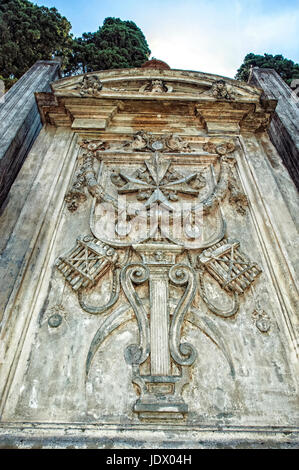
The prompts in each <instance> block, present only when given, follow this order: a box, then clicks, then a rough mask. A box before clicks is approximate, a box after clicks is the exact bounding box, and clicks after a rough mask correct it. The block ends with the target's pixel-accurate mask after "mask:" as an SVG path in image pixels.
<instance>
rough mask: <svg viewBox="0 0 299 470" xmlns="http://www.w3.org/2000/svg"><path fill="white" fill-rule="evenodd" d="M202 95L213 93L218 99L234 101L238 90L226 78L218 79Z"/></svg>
mask: <svg viewBox="0 0 299 470" xmlns="http://www.w3.org/2000/svg"><path fill="white" fill-rule="evenodd" d="M202 95H211V96H213V97H214V98H216V99H217V100H227V101H233V100H235V95H236V90H234V88H233V87H232V86H230V85H228V84H227V83H226V82H225V81H224V80H216V81H215V82H214V83H213V84H212V86H211V88H210V89H209V90H208V91H206V92H204V93H202Z"/></svg>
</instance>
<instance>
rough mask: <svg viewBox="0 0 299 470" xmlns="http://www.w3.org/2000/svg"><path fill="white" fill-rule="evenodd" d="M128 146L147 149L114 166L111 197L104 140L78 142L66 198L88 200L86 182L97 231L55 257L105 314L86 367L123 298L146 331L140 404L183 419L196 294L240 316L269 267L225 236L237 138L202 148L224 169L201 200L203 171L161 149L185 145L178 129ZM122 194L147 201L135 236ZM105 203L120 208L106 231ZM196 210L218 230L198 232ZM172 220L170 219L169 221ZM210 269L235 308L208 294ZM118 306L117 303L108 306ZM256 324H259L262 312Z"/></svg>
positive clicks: (146, 414) (138, 374) (136, 363)
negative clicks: (140, 159) (101, 292)
mask: <svg viewBox="0 0 299 470" xmlns="http://www.w3.org/2000/svg"><path fill="white" fill-rule="evenodd" d="M137 143H138V145H137ZM130 145H131V146H130V149H131V151H134V150H135V151H136V150H138V151H140V150H146V151H147V153H149V155H147V156H146V158H145V160H144V163H143V165H139V166H137V167H135V169H134V170H133V171H127V170H123V169H121V165H120V168H119V169H118V170H117V171H115V170H112V171H110V172H109V171H108V170H107V172H108V173H107V175H108V176H107V178H108V177H109V179H110V183H111V185H112V188H114V195H113V192H111V193H109V191H108V189H107V188H108V185H107V184H104V183H102V182H101V178H102V176H100V177H99V178H97V177H96V174H95V170H94V167H93V161H94V158H100V153H99V152H103V150H104V149H105V148H106V147H105V144H103V142H99V141H98V142H86V141H84V142H83V143H82V144H81V146H82V148H83V150H84V152H85V153H84V154H83V164H82V167H81V170H80V171H79V173H78V174H77V176H76V180H75V183H74V184H73V188H72V189H71V191H70V192H69V193H68V196H67V197H66V200H67V203H68V204H70V203H69V201H70V200H71V198H72V197H73V206H72V205H71V208H72V207H74V206H75V205H76V204H77V203H79V201H80V200H83V199H84V198H83V196H82V195H83V194H84V197H85V198H87V193H85V192H84V191H85V189H87V190H88V192H89V193H90V194H91V196H92V197H93V201H94V202H93V206H92V213H91V218H90V230H91V233H92V235H85V236H81V237H79V238H78V239H77V243H76V245H75V246H74V247H73V248H72V249H71V250H69V251H68V252H67V253H66V254H64V255H62V256H60V257H59V258H58V259H57V261H56V266H57V268H58V269H59V271H60V272H61V273H62V275H63V276H64V277H65V279H66V281H67V282H68V284H69V285H70V286H71V288H72V289H73V291H74V292H76V294H77V296H78V301H79V304H80V307H81V308H82V309H83V310H84V311H85V312H88V313H89V314H92V315H98V314H103V313H105V314H106V315H107V316H106V319H105V321H104V322H103V323H102V324H101V326H100V328H99V330H98V331H97V332H96V333H95V336H94V338H93V340H92V343H91V346H90V349H89V353H88V356H87V359H86V374H87V375H88V373H89V370H90V367H91V364H92V360H93V358H94V356H95V353H96V351H97V349H98V348H99V346H100V344H101V343H102V341H103V338H105V337H106V335H107V334H109V332H110V331H112V330H113V329H115V328H116V327H117V326H119V325H120V324H121V323H122V318H121V316H119V314H118V309H117V308H116V306H117V303H118V301H119V299H120V297H121V295H123V296H125V298H126V299H127V301H128V303H129V305H130V307H131V309H132V311H133V312H134V316H135V319H136V322H137V324H138V331H139V338H138V341H137V342H136V343H133V344H131V345H129V346H128V347H127V349H126V351H124V355H125V359H126V362H127V363H128V364H129V365H130V366H131V367H132V382H133V383H134V384H135V385H136V386H137V387H138V389H139V393H140V396H139V398H138V399H137V401H136V403H135V405H134V406H133V410H134V412H136V413H137V414H138V416H139V418H140V419H143V420H152V419H159V420H164V419H167V420H168V419H175V420H178V419H183V418H184V417H186V415H187V413H188V404H187V403H185V401H184V400H183V397H182V390H183V387H184V386H185V385H187V384H188V383H189V381H190V367H191V366H192V364H193V363H194V361H195V360H196V357H197V351H196V349H195V348H194V346H193V345H192V344H190V343H188V342H184V340H183V339H182V329H183V325H184V323H185V320H186V318H187V316H188V315H189V312H190V308H191V306H192V303H193V302H194V299H195V297H196V296H197V297H198V296H199V298H201V299H202V300H203V302H204V303H205V304H206V306H207V307H208V309H209V311H210V312H211V313H213V314H214V315H216V316H220V317H222V318H229V317H233V316H234V315H236V314H237V312H238V309H239V296H242V295H244V294H245V293H246V292H248V291H249V288H250V287H251V285H252V284H253V283H254V282H255V281H256V279H257V278H258V276H259V275H260V274H261V272H262V271H261V269H260V268H259V266H258V265H257V264H256V263H254V262H252V261H250V259H249V258H248V257H247V256H246V255H245V254H243V253H242V252H241V250H240V242H239V241H238V240H235V239H232V240H231V239H227V238H225V233H226V223H225V220H224V219H223V216H222V213H221V210H220V209H219V205H220V203H221V201H222V200H223V198H224V197H225V195H226V194H227V191H228V189H229V184H230V183H229V182H230V178H231V171H232V168H233V166H234V164H235V159H234V157H233V156H231V155H230V154H231V153H232V152H233V151H234V149H235V146H234V144H233V143H232V142H226V143H223V144H221V145H214V144H211V143H206V144H205V145H204V150H205V151H207V152H212V153H216V154H217V155H218V156H219V157H218V158H219V161H220V173H219V178H218V181H217V182H216V181H214V177H213V171H211V170H209V171H210V174H211V175H212V176H211V177H210V179H209V181H210V183H211V186H210V192H209V194H208V195H206V196H205V197H204V198H202V199H201V197H200V196H201V192H202V190H205V187H206V185H207V176H206V174H203V172H202V171H198V170H195V171H193V172H190V170H188V172H187V173H186V170H185V171H184V172H183V171H181V170H180V169H179V168H178V167H177V165H175V164H174V161H173V160H172V159H171V158H170V157H169V156H167V155H163V154H162V152H163V151H165V152H169V150H173V149H174V148H175V151H177V150H178V149H180V150H182V151H185V146H186V144H185V143H182V142H181V140H180V139H179V138H177V137H176V136H173V135H171V136H166V137H163V138H158V137H154V136H152V135H151V134H146V133H144V132H139V133H137V134H135V136H134V137H133V142H132V143H131V144H130ZM171 147H172V148H171ZM170 153H171V152H170ZM100 175H102V173H100ZM106 181H108V179H106ZM210 183H209V184H210ZM77 192H78V194H79V195H80V196H78V197H77V196H76V194H77ZM119 196H126V197H127V196H128V197H130V201H131V202H132V201H135V203H137V202H138V204H141V203H142V205H143V211H142V215H141V222H142V223H141V225H142V229H143V231H142V233H141V235H140V236H137V238H136V236H135V234H134V233H133V235H134V236H133V235H132V232H134V230H133V223H131V222H132V212H131V216H130V209H129V206H128V204H129V203H128V202H125V203H124V204H123V205H120V204H119V201H118V197H119ZM186 201H188V203H189V205H188V210H187V213H186V214H185V220H187V223H185V224H184V227H183V230H182V231H181V232H180V233H179V234H175V230H174V228H173V226H174V224H175V221H176V220H177V212H178V207H179V206H178V205H179V204H182V203H184V202H185V203H186ZM103 202H104V203H105V204H107V203H109V204H110V205H111V208H112V209H113V210H117V216H116V219H115V224H114V230H113V233H112V232H111V233H108V234H107V233H105V224H104V219H103V218H100V224H99V225H98V226H97V225H96V222H95V214H96V208H97V207H98V206H99V205H100V204H102V203H103ZM198 211H201V212H200V213H201V214H203V215H204V216H205V217H208V218H210V219H211V221H212V225H213V226H214V227H215V226H216V231H215V229H214V230H213V231H212V233H210V234H208V236H206V237H200V236H199V234H200V226H199V225H198V220H197V219H196V215H197V212H198ZM128 214H129V215H128ZM134 215H136V214H134ZM108 216H109V217H110V214H109V213H108ZM152 217H154V220H155V222H154V223H152V221H151V218H152ZM166 220H167V221H170V224H173V226H171V227H170V226H168V225H167V226H166V225H165V221H166ZM180 220H181V219H180ZM149 222H151V223H149ZM122 224H123V225H122ZM180 224H181V222H180ZM97 227H98V228H97ZM124 227H125V228H124ZM169 227H170V228H169ZM131 235H132V237H131V238H130V236H131ZM134 237H135V238H134ZM109 273H111V276H110V278H111V287H110V289H111V292H110V296H109V299H108V301H107V302H106V303H104V304H102V305H91V304H90V302H88V297H89V292H91V291H92V290H93V289H97V288H98V286H99V283H100V282H101V280H102V278H104V277H105V276H106V275H107V274H109ZM206 276H211V277H212V278H213V279H215V280H216V281H217V282H218V284H219V286H220V288H221V289H223V291H225V292H226V293H227V295H228V296H229V297H230V296H232V305H231V307H230V308H228V309H227V308H220V307H216V306H215V305H214V303H213V299H210V298H209V296H208V294H207V292H206V288H205V282H206V281H205V279H206ZM141 286H143V288H145V289H146V291H147V301H145V299H144V298H141V297H140V295H139V288H140V287H141ZM172 291H175V292H176V296H177V298H178V299H179V300H178V301H177V303H176V305H175V306H172V304H171V303H170V292H172ZM112 307H115V309H114V310H112V311H110V309H111V308H112ZM109 311H110V313H109ZM263 320H264V319H263ZM257 323H259V324H260V323H261V324H262V323H263V321H262V319H261V318H259V319H258V320H257ZM263 325H264V323H263ZM263 325H261V326H260V327H261V328H263V327H264V326H265V325H264V326H263ZM257 327H258V328H259V326H258V324H257Z"/></svg>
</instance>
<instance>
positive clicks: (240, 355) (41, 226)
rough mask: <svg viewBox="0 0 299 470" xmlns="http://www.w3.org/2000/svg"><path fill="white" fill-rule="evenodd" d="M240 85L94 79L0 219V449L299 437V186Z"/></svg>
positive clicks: (66, 84)
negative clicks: (280, 161) (298, 227)
mask: <svg viewBox="0 0 299 470" xmlns="http://www.w3.org/2000/svg"><path fill="white" fill-rule="evenodd" d="M261 94H262V91H261V90H260V89H258V88H256V87H253V86H250V85H247V84H244V83H240V82H237V81H235V80H227V79H221V80H219V77H216V76H214V75H210V74H202V73H199V72H187V71H178V70H151V69H130V70H128V69H124V70H110V71H102V72H93V73H91V74H87V75H84V76H76V77H70V78H64V79H62V80H58V81H57V82H55V83H53V85H52V91H51V92H50V93H47V92H42V93H39V94H37V99H38V106H39V110H40V113H41V116H42V122H43V123H44V126H43V129H42V130H41V132H40V133H39V136H38V138H37V139H36V140H35V142H34V144H33V146H32V148H31V150H30V152H29V154H28V157H27V158H26V161H25V163H24V165H23V166H22V168H21V170H20V172H19V174H18V177H17V178H16V180H15V182H14V183H13V185H12V188H11V191H10V198H9V200H8V201H7V204H6V205H5V207H4V209H3V213H2V216H1V219H0V247H1V251H2V256H1V260H0V277H1V279H3V280H4V282H2V286H1V290H0V306H1V311H0V447H1V446H2V447H5V446H12V447H21V446H23V447H29V448H31V447H34V446H40V447H48V448H54V447H67V446H74V447H78V448H84V447H91V448H103V447H106V448H107V447H108V448H112V447H114V448H117V447H118V448H138V447H140V448H141V447H147V448H168V449H169V448H180V449H182V448H211V447H244V448H246V447H247V448H259V447H263V446H268V447H296V446H298V442H299V440H298V435H299V433H298V426H297V424H298V346H299V344H298V315H297V312H298V298H299V296H298V288H297V279H298V266H299V249H298V231H297V229H296V223H297V222H298V211H296V207H297V205H298V194H297V192H296V188H295V186H294V185H293V183H292V180H291V179H290V177H289V175H288V172H287V171H286V169H285V167H284V166H283V165H279V164H277V161H278V160H279V158H280V157H279V155H278V153H277V150H276V149H275V147H274V146H273V144H272V143H271V142H270V139H269V136H268V134H267V126H268V125H269V122H270V121H271V117H272V115H273V110H274V108H273V101H272V100H267V98H266V99H264V100H262V99H261Z"/></svg>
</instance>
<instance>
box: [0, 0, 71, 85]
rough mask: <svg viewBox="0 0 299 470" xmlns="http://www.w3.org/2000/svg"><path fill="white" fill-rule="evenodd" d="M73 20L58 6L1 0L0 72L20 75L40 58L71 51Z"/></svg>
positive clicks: (17, 0) (44, 58) (4, 75)
mask: <svg viewBox="0 0 299 470" xmlns="http://www.w3.org/2000/svg"><path fill="white" fill-rule="evenodd" d="M70 30H71V24H70V22H69V21H68V20H67V19H66V18H65V17H63V16H61V15H60V14H59V13H58V11H57V9H56V8H46V7H43V6H42V7H39V6H37V5H34V4H33V3H31V2H29V1H27V0H0V75H2V76H3V77H4V78H5V79H7V80H11V79H15V78H20V77H21V76H22V75H23V74H24V73H25V72H26V71H27V70H28V69H29V68H30V67H31V66H32V65H33V64H34V63H35V62H36V61H37V60H47V59H51V58H52V57H53V55H57V56H63V57H64V58H67V57H68V56H69V55H70V53H71V47H72V41H73V39H72V37H71V35H70Z"/></svg>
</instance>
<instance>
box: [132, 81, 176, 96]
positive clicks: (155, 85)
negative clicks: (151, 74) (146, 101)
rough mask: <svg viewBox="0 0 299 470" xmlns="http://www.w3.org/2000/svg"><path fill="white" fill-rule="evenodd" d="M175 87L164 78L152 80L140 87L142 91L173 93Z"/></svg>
mask: <svg viewBox="0 0 299 470" xmlns="http://www.w3.org/2000/svg"><path fill="white" fill-rule="evenodd" d="M172 91H173V88H172V87H171V86H170V85H167V84H166V83H165V82H164V81H163V80H151V81H150V82H148V83H147V84H146V85H142V87H140V88H139V92H140V93H144V92H147V93H171V92H172Z"/></svg>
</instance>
